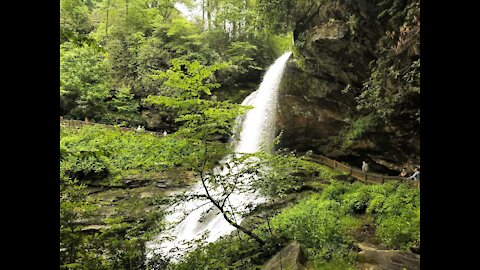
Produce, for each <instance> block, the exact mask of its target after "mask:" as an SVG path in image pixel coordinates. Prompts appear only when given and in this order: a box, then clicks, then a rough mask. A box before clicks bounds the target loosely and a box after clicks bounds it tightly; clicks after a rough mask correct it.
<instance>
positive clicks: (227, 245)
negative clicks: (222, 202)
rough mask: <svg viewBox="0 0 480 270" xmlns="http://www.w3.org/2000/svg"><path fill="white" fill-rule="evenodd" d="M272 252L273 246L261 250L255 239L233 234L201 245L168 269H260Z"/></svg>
mask: <svg viewBox="0 0 480 270" xmlns="http://www.w3.org/2000/svg"><path fill="white" fill-rule="evenodd" d="M271 254H272V247H271V246H267V247H264V248H263V249H261V250H259V249H258V246H257V245H256V244H255V242H254V241H253V240H251V239H249V238H240V237H238V236H237V235H231V236H227V237H222V238H221V239H219V240H218V241H215V242H213V243H209V244H208V245H200V246H199V247H198V248H196V249H195V250H194V251H193V252H190V253H189V254H188V255H186V256H185V257H184V258H182V260H181V261H180V262H179V263H177V264H171V265H169V266H170V267H169V268H167V269H171V270H190V269H218V270H220V269H232V270H233V269H258V268H259V267H260V265H261V264H262V263H263V261H264V260H265V258H268V256H270V255H271Z"/></svg>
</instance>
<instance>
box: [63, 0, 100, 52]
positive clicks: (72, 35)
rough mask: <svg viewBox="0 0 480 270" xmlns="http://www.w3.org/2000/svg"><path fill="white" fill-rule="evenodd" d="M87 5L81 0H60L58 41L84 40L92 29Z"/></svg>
mask: <svg viewBox="0 0 480 270" xmlns="http://www.w3.org/2000/svg"><path fill="white" fill-rule="evenodd" d="M89 12H90V10H89V7H88V5H87V4H86V3H85V1H81V0H60V42H66V41H72V42H79V43H81V42H82V41H85V40H86V39H87V35H88V34H89V33H90V31H92V30H93V23H92V21H91V19H90V16H89Z"/></svg>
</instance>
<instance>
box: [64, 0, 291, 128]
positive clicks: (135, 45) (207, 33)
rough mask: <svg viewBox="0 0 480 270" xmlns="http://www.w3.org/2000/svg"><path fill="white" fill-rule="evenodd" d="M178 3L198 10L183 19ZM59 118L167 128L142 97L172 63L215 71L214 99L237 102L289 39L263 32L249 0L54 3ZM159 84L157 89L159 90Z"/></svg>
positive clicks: (165, 118) (168, 122) (169, 120)
mask: <svg viewBox="0 0 480 270" xmlns="http://www.w3.org/2000/svg"><path fill="white" fill-rule="evenodd" d="M178 4H183V5H185V6H187V7H191V8H194V7H197V9H199V10H200V11H201V12H199V13H201V15H200V16H198V17H192V18H190V19H187V18H185V17H184V16H183V15H182V13H181V12H179V10H178V9H177V8H176V6H177V5H178ZM60 6H61V13H60V62H61V66H60V74H61V86H60V97H61V106H60V109H61V115H63V116H65V117H66V118H72V119H85V118H88V119H91V120H93V121H96V122H104V123H111V124H122V123H123V124H125V125H131V126H135V125H137V124H142V125H146V126H148V127H149V128H151V129H160V128H174V127H173V126H172V124H173V117H171V116H170V115H169V114H168V113H166V112H159V111H156V110H154V109H152V108H151V107H149V106H148V105H146V104H145V103H144V102H143V99H144V98H146V97H147V96H148V95H159V94H160V95H163V94H167V95H168V91H169V90H167V89H166V88H165V87H163V86H162V85H163V80H162V78H159V77H158V76H156V74H157V73H158V72H162V71H165V70H167V69H168V68H169V67H170V66H171V64H172V60H173V61H184V62H197V63H199V64H201V65H205V66H211V65H217V64H221V66H222V68H221V69H218V70H216V72H215V73H214V74H213V75H212V76H211V78H209V79H210V80H212V82H215V83H218V84H219V86H220V89H218V93H217V94H216V95H215V97H216V98H219V99H220V100H225V99H226V98H227V96H228V98H229V99H231V100H233V101H235V102H239V101H241V98H242V97H245V95H246V94H248V92H251V91H253V90H254V89H255V86H256V85H257V84H258V83H259V81H260V79H261V75H262V72H263V71H264V69H265V68H266V67H267V66H268V65H269V64H271V63H272V62H273V60H274V59H275V58H276V57H278V56H279V55H280V54H281V53H282V52H283V51H285V50H286V49H288V48H289V47H290V46H291V44H292V41H293V40H292V38H291V36H289V35H288V34H285V35H279V34H275V33H274V32H271V31H268V30H265V29H264V28H262V27H261V24H260V22H259V20H258V18H259V15H258V14H259V10H258V9H257V6H256V3H255V1H239V0H227V1H218V0H217V1H197V2H193V1H170V0H157V1H146V0H133V1H131V0H130V1H128V0H126V1H119V0H109V1H81V0H62V1H60ZM160 89H164V90H160Z"/></svg>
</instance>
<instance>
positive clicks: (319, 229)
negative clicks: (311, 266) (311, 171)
mask: <svg viewBox="0 0 480 270" xmlns="http://www.w3.org/2000/svg"><path fill="white" fill-rule="evenodd" d="M270 226H271V228H272V231H273V234H274V235H277V236H279V237H281V238H286V239H295V240H297V241H299V242H300V243H301V244H302V245H304V246H305V248H306V252H307V254H308V256H309V257H310V258H311V259H312V260H313V261H314V263H315V264H316V265H321V264H323V263H328V262H331V261H332V260H338V261H346V262H353V260H354V250H353V248H352V243H353V242H352V241H353V238H352V237H351V236H350V234H349V232H350V231H351V230H352V229H354V228H355V227H357V226H359V222H358V221H356V220H355V219H354V218H353V217H352V216H350V215H347V214H346V213H345V214H344V213H343V211H342V208H341V204H340V203H338V202H337V201H335V200H330V199H325V198H324V197H323V196H320V195H318V194H315V195H312V196H311V197H309V198H307V199H305V200H302V201H300V202H299V203H298V204H297V205H295V206H293V207H289V208H286V209H284V210H283V211H282V213H280V214H279V215H277V216H275V217H274V218H272V220H271V222H270Z"/></svg>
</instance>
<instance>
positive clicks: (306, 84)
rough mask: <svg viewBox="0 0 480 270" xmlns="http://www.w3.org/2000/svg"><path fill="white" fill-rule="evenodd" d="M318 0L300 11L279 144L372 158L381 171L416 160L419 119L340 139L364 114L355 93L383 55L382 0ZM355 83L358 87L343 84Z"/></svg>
mask: <svg viewBox="0 0 480 270" xmlns="http://www.w3.org/2000/svg"><path fill="white" fill-rule="evenodd" d="M313 2H315V1H313ZM313 2H312V5H311V6H310V8H305V9H304V10H305V11H304V16H299V17H298V19H296V22H295V23H296V24H295V28H294V38H295V48H294V54H293V56H292V57H291V59H290V61H289V63H288V65H287V68H286V70H285V74H284V77H283V79H282V83H281V86H280V96H279V107H278V118H279V130H283V137H282V140H281V145H280V146H281V147H288V148H290V149H292V150H293V149H296V150H297V151H307V150H313V151H315V152H317V153H322V154H324V155H327V156H330V157H333V158H336V159H338V160H340V161H345V162H349V163H351V165H353V166H359V164H361V161H362V160H367V161H368V162H369V163H370V164H371V167H370V168H371V169H372V170H374V171H378V172H383V173H391V174H392V173H396V171H399V170H400V169H401V167H403V166H407V167H408V168H409V169H413V167H414V166H418V164H419V162H420V160H419V154H420V152H419V150H420V141H419V130H418V125H412V126H408V125H407V124H405V123H401V124H398V123H397V124H393V125H392V124H389V125H386V124H380V125H377V126H376V127H375V129H370V130H368V132H365V133H364V134H361V136H356V137H355V138H354V140H352V141H351V143H348V144H345V143H343V147H342V146H341V143H339V141H340V139H341V137H342V132H344V133H345V130H346V129H348V127H350V126H352V124H351V123H352V119H354V118H356V117H357V118H358V116H359V115H361V112H359V111H358V109H357V102H356V100H355V97H356V96H358V95H359V91H361V89H362V85H363V84H364V83H365V81H366V80H368V79H369V77H370V76H371V72H372V71H371V68H370V67H369V64H371V62H372V61H374V60H376V59H377V58H378V52H377V51H376V44H377V43H378V42H380V40H381V39H382V37H384V35H385V31H386V29H385V26H384V25H383V23H382V22H381V21H379V20H378V15H379V12H381V11H382V10H381V9H380V8H379V7H378V6H377V5H376V4H375V3H376V2H377V1H373V0H357V1H336V0H325V1H321V3H319V4H314V3H313ZM399 57H400V56H399ZM349 88H351V89H357V90H356V91H357V92H355V91H342V90H345V89H349ZM407 123H408V122H407ZM342 130H343V131H342ZM344 137H345V136H344ZM347 139H348V138H347ZM343 140H345V138H343Z"/></svg>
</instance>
